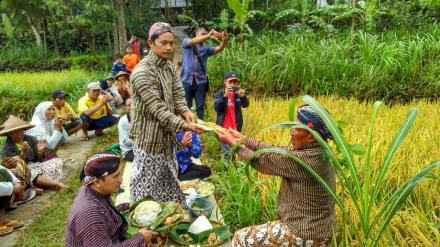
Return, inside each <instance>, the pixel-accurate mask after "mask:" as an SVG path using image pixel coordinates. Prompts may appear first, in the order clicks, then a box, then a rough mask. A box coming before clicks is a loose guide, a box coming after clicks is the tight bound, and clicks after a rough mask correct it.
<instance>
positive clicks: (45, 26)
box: [42, 18, 47, 55]
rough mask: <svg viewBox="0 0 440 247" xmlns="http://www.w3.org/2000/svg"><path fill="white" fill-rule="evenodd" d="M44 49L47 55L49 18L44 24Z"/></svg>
mask: <svg viewBox="0 0 440 247" xmlns="http://www.w3.org/2000/svg"><path fill="white" fill-rule="evenodd" d="M42 29H43V48H44V54H46V55H47V35H46V34H47V18H46V19H45V20H44V22H43V28H42Z"/></svg>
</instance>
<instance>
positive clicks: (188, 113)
mask: <svg viewBox="0 0 440 247" xmlns="http://www.w3.org/2000/svg"><path fill="white" fill-rule="evenodd" d="M182 117H183V119H185V121H187V122H190V123H193V122H195V121H196V116H195V115H194V113H192V112H191V111H186V112H184V113H182Z"/></svg>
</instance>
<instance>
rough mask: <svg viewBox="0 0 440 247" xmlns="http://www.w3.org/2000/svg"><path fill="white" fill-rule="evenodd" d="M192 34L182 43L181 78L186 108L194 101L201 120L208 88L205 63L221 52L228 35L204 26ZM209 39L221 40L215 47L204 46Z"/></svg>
mask: <svg viewBox="0 0 440 247" xmlns="http://www.w3.org/2000/svg"><path fill="white" fill-rule="evenodd" d="M194 32H195V37H194V38H189V37H187V38H185V39H183V42H182V74H181V77H182V82H183V88H184V90H185V98H186V102H187V104H188V107H189V108H191V107H192V102H193V100H194V99H195V101H196V108H197V117H198V118H199V119H203V115H204V111H205V94H206V92H207V91H208V86H209V81H208V77H207V76H206V71H207V69H206V63H207V61H208V57H209V56H212V55H215V54H217V53H219V52H221V51H223V49H224V48H225V46H226V44H227V43H228V34H227V33H226V32H222V33H220V32H217V31H215V30H209V29H208V27H206V26H199V27H197V28H196V29H195V31H194ZM191 33H193V32H191ZM209 39H221V43H220V44H219V45H218V46H216V47H214V46H207V45H204V44H203V42H205V41H207V40H209Z"/></svg>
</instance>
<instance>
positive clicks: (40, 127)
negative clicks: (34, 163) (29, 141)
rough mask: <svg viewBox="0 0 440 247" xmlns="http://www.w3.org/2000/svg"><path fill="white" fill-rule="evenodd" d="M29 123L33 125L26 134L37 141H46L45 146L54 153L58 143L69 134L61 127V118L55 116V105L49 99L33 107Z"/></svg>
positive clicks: (63, 140) (64, 139)
mask: <svg viewBox="0 0 440 247" xmlns="http://www.w3.org/2000/svg"><path fill="white" fill-rule="evenodd" d="M31 124H32V125H34V126H35V127H33V128H31V129H29V130H27V131H26V134H27V135H30V136H33V137H35V138H37V140H38V141H47V147H48V149H49V150H51V151H52V154H55V153H56V151H57V149H58V147H59V145H60V144H61V143H63V142H65V141H67V137H68V136H69V135H68V134H67V132H66V131H65V130H64V128H63V120H62V119H61V118H60V117H57V115H56V111H55V106H54V105H53V103H52V102H51V101H44V102H41V103H40V104H39V105H38V106H37V108H35V112H34V115H33V116H32V121H31Z"/></svg>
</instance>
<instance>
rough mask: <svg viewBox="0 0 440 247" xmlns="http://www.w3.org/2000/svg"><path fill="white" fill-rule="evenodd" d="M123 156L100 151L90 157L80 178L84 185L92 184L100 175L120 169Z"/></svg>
mask: <svg viewBox="0 0 440 247" xmlns="http://www.w3.org/2000/svg"><path fill="white" fill-rule="evenodd" d="M120 162H121V158H120V157H119V156H118V155H117V154H115V153H113V152H110V151H98V152H97V153H96V154H94V155H93V156H92V157H90V158H89V159H88V160H87V161H86V164H85V165H84V168H83V170H82V171H81V175H80V179H81V181H82V184H83V185H90V184H91V183H92V182H93V181H95V180H96V179H97V178H99V177H104V176H107V175H110V174H112V173H114V172H115V171H116V170H118V167H119V163H120Z"/></svg>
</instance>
